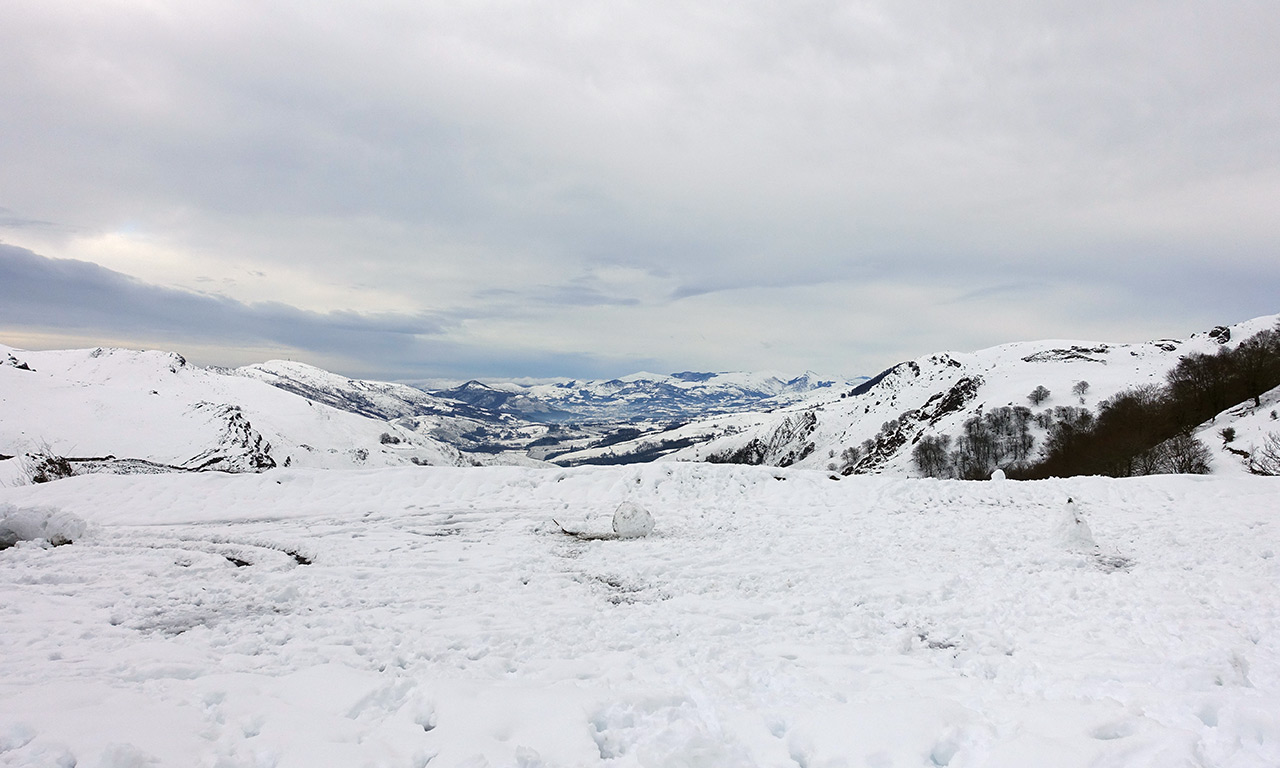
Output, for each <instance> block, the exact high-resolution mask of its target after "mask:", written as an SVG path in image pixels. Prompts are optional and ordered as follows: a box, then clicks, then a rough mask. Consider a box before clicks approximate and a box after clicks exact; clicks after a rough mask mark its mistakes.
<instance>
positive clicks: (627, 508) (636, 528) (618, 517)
mask: <svg viewBox="0 0 1280 768" xmlns="http://www.w3.org/2000/svg"><path fill="white" fill-rule="evenodd" d="M613 532H614V533H616V534H618V538H620V539H639V538H643V537H645V536H648V535H649V534H651V533H653V515H651V514H649V510H647V509H645V508H644V507H642V506H640V505H639V504H636V503H634V502H630V501H624V502H622V503H621V504H619V505H618V509H617V511H615V512H614V513H613Z"/></svg>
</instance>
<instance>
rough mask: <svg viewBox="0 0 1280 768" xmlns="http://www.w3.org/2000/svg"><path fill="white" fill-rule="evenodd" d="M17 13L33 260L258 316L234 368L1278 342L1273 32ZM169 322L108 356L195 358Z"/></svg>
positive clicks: (947, 12) (11, 115)
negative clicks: (252, 359) (294, 356)
mask: <svg viewBox="0 0 1280 768" xmlns="http://www.w3.org/2000/svg"><path fill="white" fill-rule="evenodd" d="M6 17H7V18H6V23H5V25H3V27H0V100H2V101H3V103H5V104H6V105H12V107H11V108H8V109H6V110H4V111H3V112H0V155H2V156H4V157H5V158H6V162H5V163H3V164H0V206H3V210H0V237H3V239H4V240H5V242H8V243H10V244H12V245H15V246H22V247H25V248H28V249H30V251H34V252H36V253H40V254H42V255H43V256H47V257H56V258H58V259H74V260H78V261H81V262H89V263H93V264H97V265H99V266H100V267H102V268H104V269H107V270H113V271H115V272H117V273H120V274H121V275H128V276H130V277H132V278H135V279H136V280H137V281H140V282H138V283H136V284H135V288H136V289H138V290H141V288H140V287H139V286H144V285H147V286H150V288H148V290H153V291H160V292H163V291H164V290H170V289H183V290H185V291H186V292H187V293H184V294H183V296H184V297H190V296H198V297H200V298H201V301H203V302H205V303H201V304H198V306H199V307H201V308H203V309H201V311H202V312H218V311H220V312H224V313H230V315H234V316H236V317H240V318H243V324H241V325H237V323H238V322H241V321H233V320H231V319H230V317H229V316H226V317H224V319H225V320H226V322H225V323H224V324H225V325H226V328H227V330H226V334H227V335H226V336H225V337H224V338H223V340H222V343H223V346H225V347H227V348H232V347H234V346H235V345H236V344H239V343H241V341H240V340H250V339H255V340H261V339H263V338H264V337H260V336H253V333H252V330H251V329H252V328H253V327H254V326H255V323H256V318H258V317H259V315H260V314H261V313H264V312H268V311H275V312H278V313H280V314H281V315H282V319H280V320H279V322H280V324H281V325H282V326H284V327H285V328H306V329H307V330H306V331H305V332H304V331H298V332H297V333H296V334H295V335H294V336H289V335H288V332H286V331H285V330H281V331H280V332H279V333H278V334H276V335H272V336H270V337H268V338H269V340H270V341H271V342H273V343H280V344H287V345H293V346H295V347H296V348H297V349H299V350H306V349H311V348H313V347H312V346H310V345H312V344H315V345H316V346H314V349H316V350H321V349H323V350H327V352H326V354H330V353H331V354H339V353H340V354H342V355H344V356H347V355H349V356H350V357H349V358H347V359H349V360H351V361H353V362H352V363H351V365H357V366H358V367H360V369H361V370H387V371H390V370H393V369H398V367H399V366H403V365H404V363H403V360H404V356H406V355H416V354H421V355H423V356H424V358H425V357H427V356H430V357H431V358H432V359H433V361H434V362H431V363H427V362H424V361H416V360H415V361H414V363H413V366H414V367H415V370H416V369H417V368H419V367H429V366H431V365H435V366H439V372H440V373H443V372H444V371H445V370H446V369H447V370H455V371H456V370H459V369H460V368H462V367H465V366H468V365H469V366H475V368H476V369H477V370H476V372H477V373H480V372H482V371H481V369H483V371H495V370H498V369H502V370H509V371H510V373H511V375H518V374H519V373H522V372H527V373H532V371H518V370H514V368H515V367H516V366H518V365H532V366H534V367H537V368H539V369H540V370H546V368H547V367H548V364H549V363H554V364H557V365H564V366H565V370H563V371H559V372H562V373H565V374H571V375H572V374H585V373H586V372H587V369H592V370H599V369H601V368H609V367H610V366H617V367H618V369H617V370H615V371H613V372H614V373H624V372H626V371H627V370H628V369H630V368H635V367H643V366H650V365H656V366H659V367H668V368H672V369H676V368H779V367H797V366H799V367H807V368H818V369H823V370H830V371H833V372H844V373H850V374H854V373H861V372H866V371H868V370H873V369H876V368H877V367H879V366H881V365H882V364H886V363H888V362H892V359H891V358H894V357H899V356H902V357H905V356H912V355H916V354H921V353H925V352H929V351H932V350H934V349H941V348H972V347H974V346H982V345H986V344H992V343H998V342H1001V341H1007V340H1013V339H1015V338H1028V337H1033V336H1068V337H1087V336H1102V337H1107V338H1117V339H1121V338H1134V337H1142V336H1143V335H1147V334H1152V333H1154V334H1161V333H1169V334H1172V333H1180V332H1185V331H1188V330H1194V329H1196V328H1198V327H1199V326H1200V325H1202V324H1204V323H1210V322H1225V321H1234V320H1239V319H1243V318H1244V317H1246V316H1250V315H1255V314H1264V313H1271V312H1275V311H1277V307H1276V306H1275V299H1274V297H1275V296H1278V295H1280V268H1277V267H1276V266H1275V264H1274V262H1275V261H1276V260H1275V258H1274V256H1275V253H1276V250H1277V246H1278V245H1280V224H1277V221H1280V217H1277V216H1276V215H1275V210H1274V207H1275V206H1274V201H1275V200H1277V199H1280V144H1277V142H1276V141H1275V136H1276V135H1277V134H1278V129H1280V81H1278V80H1277V79H1276V78H1275V77H1274V73H1275V72H1276V71H1280V55H1278V54H1277V53H1276V52H1275V46H1274V44H1273V41H1274V40H1275V39H1276V38H1277V37H1278V36H1280V11H1277V10H1276V9H1275V8H1274V6H1272V5H1270V4H1266V3H1233V4H1229V5H1226V6H1223V5H1221V4H1211V3H1208V2H1191V3H1180V4H1177V5H1176V6H1170V5H1169V4H1162V3H1153V2H1120V3H1112V4H1106V5H1103V6H1080V5H1075V6H1071V5H1045V4H1034V5H1026V4H1015V3H1002V2H990V3H972V4H964V5H963V6H960V5H956V6H954V7H946V6H939V5H938V4H936V3H917V2H910V1H908V2H895V3H888V2H884V3H876V2H839V3H836V2H830V3H827V2H807V3H799V4H782V5H777V4H770V3H727V2H726V3H699V4H696V5H692V6H691V5H689V4H666V3H631V2H621V3H610V4H607V5H601V4H599V3H588V2H552V3H544V4H537V5H529V4H521V3H465V4H457V3H426V4H420V3H397V2H382V3H376V4H373V5H361V6H359V7H356V6H354V5H353V6H350V7H343V6H340V5H328V4H326V5H325V6H323V7H318V6H316V5H315V4H314V3H301V2H297V3H290V2H284V3H272V4H269V5H268V6H263V5H262V4H260V3H248V2H229V3H219V4H213V5H208V4H206V5H204V6H197V7H190V8H184V9H182V10H181V11H179V10H178V9H176V8H171V7H167V6H163V5H160V6H157V5H155V4H152V3H142V2H136V1H133V0H117V2H106V3H100V4H94V5H93V6H90V7H76V8H74V9H73V8H70V7H60V6H57V5H56V4H36V3H28V4H20V6H19V7H18V8H16V9H14V10H13V11H12V12H10V13H7V14H6ZM9 256H12V254H9ZM14 258H16V257H14ZM51 263H53V264H63V265H64V266H65V264H64V262H63V261H54V262H51ZM77 269H81V270H85V269H87V267H78V268H77ZM58 274H59V275H60V276H61V278H62V279H66V280H71V279H72V278H73V277H75V279H76V280H79V279H82V278H85V275H86V274H87V272H86V273H84V274H81V273H77V275H78V276H71V275H66V274H63V273H61V272H59V273H58ZM99 277H101V275H99ZM121 285H122V284H115V287H116V288H117V289H118V290H119V291H123V288H122V287H121ZM158 286H170V287H171V288H170V289H162V288H159V287H158ZM194 292H199V293H198V294H197V293H194ZM149 295H150V294H149ZM158 296H159V294H155V295H153V296H152V298H153V299H155V300H156V301H159V299H158ZM49 300H50V301H54V302H56V301H62V300H65V299H60V298H58V296H56V295H54V294H50V295H49ZM183 300H184V301H186V300H187V298H184V299H183ZM192 300H193V301H194V299H192ZM139 306H140V308H139V310H138V311H137V312H135V313H129V314H130V315H131V316H130V318H129V319H128V320H127V321H124V320H122V321H120V322H121V324H119V325H117V326H112V327H115V328H117V329H118V331H119V332H120V333H126V332H127V333H133V334H144V333H150V334H151V336H150V337H155V335H156V334H158V333H159V332H161V331H164V330H166V329H165V327H164V326H162V325H158V324H159V323H161V322H162V321H161V318H160V316H159V315H157V314H155V312H153V311H151V309H154V306H153V305H147V304H146V303H143V304H140V305H139ZM147 307H151V309H147ZM218 308H221V309H218ZM228 308H235V311H234V312H232V311H231V310H230V309H228ZM46 309H49V310H50V311H48V312H46V314H47V315H50V316H53V315H55V314H66V315H68V316H72V315H74V314H75V312H76V311H78V310H76V309H75V308H70V307H68V308H66V309H65V311H63V312H55V311H52V310H54V309H55V307H54V306H49V307H46ZM170 309H172V307H170ZM166 311H168V310H166ZM4 312H5V314H3V315H0V332H3V331H4V329H5V327H13V326H14V323H15V322H18V321H19V320H20V324H22V327H24V328H25V327H28V326H27V325H26V324H27V323H29V322H31V318H28V317H21V318H19V317H18V315H16V314H13V313H15V312H16V310H14V309H10V308H7V307H6V308H5V310H4ZM149 312H150V313H149ZM291 313H292V314H291ZM342 318H346V322H348V324H350V325H351V326H352V328H353V329H355V328H358V331H357V330H352V331H351V332H350V333H351V334H352V335H349V336H347V337H343V336H342V334H341V333H340V332H339V330H338V326H339V325H340V322H339V321H340V320H341V319H342ZM379 318H380V319H379ZM384 326H385V327H384ZM58 327H60V326H56V325H50V326H48V330H49V331H50V332H54V331H56V328H58ZM321 328H324V329H328V330H325V331H324V332H323V333H321V332H320V329H321ZM130 329H132V330H130ZM317 334H319V335H317ZM324 334H329V335H328V336H325V338H326V339H328V340H327V341H324V342H319V341H316V339H317V338H319V336H323V335H324ZM378 334H385V336H381V337H379V338H378V340H374V336H377V335H378ZM139 338H142V336H139ZM343 338H345V339H346V341H342V339H343ZM356 339H359V341H356ZM407 340H412V341H407ZM428 341H429V342H430V343H431V344H433V345H436V346H430V348H429V350H426V349H424V348H420V347H417V346H415V345H423V344H427V343H428ZM513 350H520V352H515V351H513ZM428 351H429V352H430V355H428V354H427V353H428ZM446 358H447V359H446ZM575 366H579V368H575Z"/></svg>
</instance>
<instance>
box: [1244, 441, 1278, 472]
mask: <svg viewBox="0 0 1280 768" xmlns="http://www.w3.org/2000/svg"><path fill="white" fill-rule="evenodd" d="M1249 471H1250V472H1252V473H1253V474H1255V475H1267V476H1268V477H1276V476H1280V432H1272V433H1270V434H1268V435H1267V436H1266V438H1265V439H1264V440H1263V443H1262V447H1261V448H1254V449H1253V451H1252V452H1251V453H1250V454H1249Z"/></svg>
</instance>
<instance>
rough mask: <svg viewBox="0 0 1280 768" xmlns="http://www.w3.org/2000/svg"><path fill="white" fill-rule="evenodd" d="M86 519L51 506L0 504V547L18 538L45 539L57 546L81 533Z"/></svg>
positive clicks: (15, 542) (7, 546)
mask: <svg viewBox="0 0 1280 768" xmlns="http://www.w3.org/2000/svg"><path fill="white" fill-rule="evenodd" d="M84 531H85V522H84V521H83V520H81V519H80V518H79V517H76V516H75V515H73V514H71V513H70V512H63V511H62V510H59V509H53V508H50V507H36V508H33V509H24V508H21V507H15V506H13V505H12V504H0V549H7V548H9V547H12V546H13V545H15V544H17V543H18V542H20V541H47V542H48V543H50V544H52V545H53V546H55V547H57V546H60V545H62V544H70V543H71V542H73V541H75V540H76V539H78V538H80V537H81V536H83V535H84Z"/></svg>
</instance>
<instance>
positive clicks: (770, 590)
mask: <svg viewBox="0 0 1280 768" xmlns="http://www.w3.org/2000/svg"><path fill="white" fill-rule="evenodd" d="M1068 497H1071V498H1073V499H1074V502H1075V503H1073V504H1072V505H1071V506H1072V507H1074V508H1076V510H1078V514H1079V515H1080V517H1081V518H1082V519H1083V521H1084V522H1085V523H1086V524H1087V526H1088V531H1085V530H1084V529H1083V528H1081V527H1079V526H1075V525H1074V523H1071V521H1065V520H1064V516H1065V515H1067V514H1070V513H1069V512H1068V511H1066V510H1067V509H1068V508H1067V506H1066V504H1065V502H1066V500H1067V498H1068ZM624 501H630V502H633V503H637V504H640V505H641V506H643V507H645V508H646V509H648V510H649V511H650V512H652V513H653V515H654V517H655V518H656V520H657V529H656V530H655V531H654V533H653V534H652V535H650V536H648V537H646V538H639V539H631V540H607V539H604V540H592V541H585V540H579V539H576V538H572V537H570V536H567V535H565V534H563V533H562V532H561V531H560V528H559V527H558V526H557V525H555V524H554V523H552V519H553V518H554V519H557V520H559V521H560V522H561V523H563V524H565V526H566V527H569V528H575V527H579V528H584V529H586V530H588V531H601V532H603V531H606V530H607V529H608V527H609V522H610V517H611V515H612V513H613V511H614V509H615V508H616V507H617V506H618V505H619V504H620V503H621V502H624ZM4 504H8V505H12V506H11V507H10V509H9V514H11V515H12V514H17V513H21V514H25V515H28V516H30V515H31V514H36V515H39V514H43V513H39V512H37V513H32V510H33V509H34V508H37V507H47V508H51V509H55V510H58V512H59V514H60V517H59V518H58V519H60V520H67V519H74V518H70V517H69V516H70V515H74V516H77V517H79V518H81V519H83V520H85V521H87V522H88V524H89V527H88V531H87V532H86V533H85V534H84V536H82V537H81V538H80V539H79V540H77V541H76V542H75V543H74V544H70V545H67V546H60V547H46V546H42V545H40V544H39V543H38V542H24V543H20V544H18V545H17V546H15V547H12V548H9V549H7V550H4V551H0V622H3V624H2V626H3V630H2V631H0V765H6V766H71V765H76V766H80V767H81V768H92V767H96V766H104V767H106V766H110V767H112V768H122V767H123V766H151V765H156V766H206V767H212V768H231V767H232V766H276V767H278V768H285V767H287V766H288V767H298V768H319V767H321V766H342V767H344V768H345V767H348V766H395V767H399V768H408V767H409V766H424V765H427V764H430V765H431V766H485V765H489V766H495V767H497V766H594V765H609V766H755V765H758V766H801V767H803V768H817V767H819V766H845V765H847V766H939V765H946V766H951V767H952V768H963V766H1010V767H1015V766H1016V767H1018V768H1022V767H1024V766H1038V767H1041V766H1151V767H1152V768H1157V767H1158V768H1166V767H1171V766H1233V767H1235V766H1276V765H1280V592H1278V591H1277V582H1278V581H1280V558H1277V557H1276V553H1277V552H1278V551H1280V481H1277V480H1276V479H1274V478H1256V477H1172V476H1165V477H1151V478H1141V479H1132V480H1120V481H1117V480H1106V479H1099V478H1075V479H1070V480H1060V481H1045V482H1037V483H1013V482H999V481H992V482H978V483H963V482H938V481H926V480H904V479H891V478H883V477H854V478H847V479H844V480H841V481H833V480H831V479H829V478H828V477H827V475H826V474H825V473H819V472H813V471H806V470H775V469H767V468H751V467H735V466H709V465H695V464H655V465H642V466H633V467H621V468H580V469H574V470H532V469H521V468H510V467H492V468H473V469H457V468H444V467H432V468H419V467H408V468H391V469H376V470H356V471H328V472H326V471H320V470H304V469H277V470H272V471H270V472H267V473H264V474H260V475H223V474H218V473H211V474H171V475H144V476H109V475H89V476H83V477H76V478H71V479H67V480H60V481H58V482H54V483H48V484H44V485H39V486H22V487H9V488H0V507H2V505H4ZM15 508H16V510H17V512H14V509H15ZM1090 535H1091V536H1092V539H1093V540H1094V541H1096V542H1097V545H1098V549H1097V550H1096V551H1094V550H1091V549H1089V548H1088V547H1087V546H1085V547H1083V548H1082V547H1081V545H1080V544H1079V542H1081V541H1088V537H1089V536H1090ZM240 564H243V565H240Z"/></svg>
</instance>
